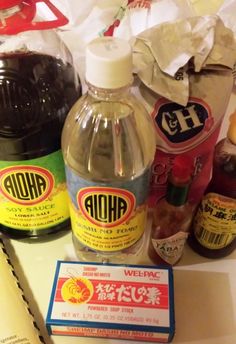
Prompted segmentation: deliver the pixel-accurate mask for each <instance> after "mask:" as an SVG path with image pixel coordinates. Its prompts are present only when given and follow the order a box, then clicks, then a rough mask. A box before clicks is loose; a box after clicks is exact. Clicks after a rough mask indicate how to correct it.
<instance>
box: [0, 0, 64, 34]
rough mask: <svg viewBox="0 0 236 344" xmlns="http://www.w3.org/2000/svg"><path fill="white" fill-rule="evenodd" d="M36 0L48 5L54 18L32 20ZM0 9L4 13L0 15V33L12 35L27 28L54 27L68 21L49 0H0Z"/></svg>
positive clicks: (43, 28)
mask: <svg viewBox="0 0 236 344" xmlns="http://www.w3.org/2000/svg"><path fill="white" fill-rule="evenodd" d="M38 2H42V3H44V4H45V5H46V6H47V7H48V9H49V10H50V12H52V13H53V15H54V16H55V19H54V20H50V21H33V19H34V17H35V15H36V3H38ZM17 7H18V8H17ZM1 10H2V11H4V12H5V13H4V12H3V13H2V15H1V16H0V35H14V34H17V33H19V32H22V31H28V30H48V29H54V28H56V27H59V26H63V25H66V24H67V23H68V19H67V18H66V17H65V16H64V15H63V14H62V13H61V12H60V11H59V10H58V9H57V8H56V7H55V6H54V5H53V4H52V3H51V2H50V0H1V2H0V11H1ZM7 10H9V11H7ZM7 12H9V13H7Z"/></svg>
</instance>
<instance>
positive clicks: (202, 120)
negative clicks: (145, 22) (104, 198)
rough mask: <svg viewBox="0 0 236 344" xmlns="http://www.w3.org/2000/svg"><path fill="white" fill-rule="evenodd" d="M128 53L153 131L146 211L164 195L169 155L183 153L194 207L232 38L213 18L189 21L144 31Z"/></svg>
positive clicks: (227, 85) (219, 114)
mask: <svg viewBox="0 0 236 344" xmlns="http://www.w3.org/2000/svg"><path fill="white" fill-rule="evenodd" d="M133 52H134V53H133V61H134V66H135V71H136V73H137V75H138V79H139V82H140V84H139V87H138V88H137V93H138V95H139V97H140V98H141V100H142V101H143V103H144V105H146V108H147V109H148V111H149V113H150V115H151V116H152V117H153V119H154V124H155V127H156V143H157V152H156V158H155V161H154V165H153V176H152V177H153V178H152V184H151V194H152V198H153V199H152V201H151V206H154V205H155V204H156V201H157V200H158V199H159V198H160V197H161V196H163V195H164V194H165V190H166V183H167V178H168V174H169V172H170V170H171V166H172V163H173V158H174V155H176V154H183V153H185V154H190V155H191V156H192V157H193V158H194V161H195V174H194V180H193V183H192V188H191V195H190V201H192V202H193V203H198V202H199V201H200V198H201V197H202V194H203V192H204V189H205V187H206V186H207V183H208V182H209V178H210V173H211V167H212V157H213V151H214V146H215V143H216V141H217V138H218V134H219V130H220V126H221V123H222V120H223V117H224V114H225V111H226V108H227V105H228V102H229V98H230V95H231V91H232V87H233V74H232V70H233V66H234V64H235V61H236V43H235V39H234V35H233V32H232V31H231V30H230V29H228V28H226V27H225V26H224V24H223V22H222V21H221V19H220V18H219V17H217V16H215V15H214V16H205V17H192V18H188V19H187V20H179V21H175V22H172V23H164V24H161V25H158V26H156V27H153V28H151V29H148V30H146V31H145V32H143V33H141V34H140V35H138V36H137V37H136V38H135V40H134V42H133ZM160 173H162V175H160ZM158 174H159V175H158ZM159 177H161V178H159Z"/></svg>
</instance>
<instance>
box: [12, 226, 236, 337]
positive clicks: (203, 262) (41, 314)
mask: <svg viewBox="0 0 236 344" xmlns="http://www.w3.org/2000/svg"><path fill="white" fill-rule="evenodd" d="M5 244H6V248H7V251H8V254H9V255H10V258H11V260H12V262H13V264H14V267H15V270H16V273H17V274H18V276H19V280H20V283H21V285H22V287H23V289H24V291H25V296H26V298H27V299H28V300H29V301H30V307H31V310H32V312H33V313H34V315H35V319H36V321H37V323H38V326H39V327H40V329H41V331H42V334H43V336H44V337H45V340H46V343H47V344H62V343H63V344H70V343H78V342H79V343H80V344H85V343H86V344H94V343H95V342H96V343H98V344H99V343H101V344H102V343H107V344H111V343H115V344H119V343H126V344H127V343H128V341H122V340H112V339H97V338H78V337H77V338H76V337H65V336H62V337H59V336H51V338H50V337H49V336H48V335H47V330H46V327H45V318H46V314H47V309H48V304H49V298H50V293H51V288H52V283H53V278H54V272H55V266H56V261H57V260H59V259H62V260H68V259H71V257H73V256H72V255H73V246H72V242H71V233H70V232H68V233H67V234H65V235H63V236H61V237H59V238H55V237H54V240H51V241H48V242H41V243H40V242H36V241H33V242H32V241H31V242H30V243H25V242H22V241H16V240H11V241H5ZM141 263H144V264H148V263H149V261H148V259H146V260H145V259H144V260H143V261H142V262H141ZM235 271H236V252H234V253H233V254H231V255H230V256H228V257H225V258H223V259H220V260H210V259H206V258H203V257H201V256H199V255H198V254H196V253H195V252H193V251H192V250H191V249H190V248H189V247H188V246H186V248H185V251H184V256H183V258H182V259H181V261H180V263H179V264H178V266H176V267H174V293H175V320H176V334H175V337H174V340H173V343H176V344H234V343H236V292H235V291H236V273H235ZM130 343H131V344H132V343H134V342H133V341H132V342H130Z"/></svg>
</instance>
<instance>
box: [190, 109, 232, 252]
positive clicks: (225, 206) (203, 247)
mask: <svg viewBox="0 0 236 344" xmlns="http://www.w3.org/2000/svg"><path fill="white" fill-rule="evenodd" d="M192 227H193V228H192V235H191V236H190V237H189V244H190V246H191V247H192V248H193V249H194V250H195V251H196V252H198V253H199V254H200V255H202V256H205V257H208V258H221V257H224V256H227V255H229V254H230V253H231V252H232V251H233V250H234V249H235V247H236V239H235V235H236V112H235V113H234V114H233V115H231V117H230V124H229V128H228V132H227V136H226V137H225V138H224V139H222V140H220V141H219V142H218V143H217V145H216V147H215V152H214V158H213V170H212V178H211V181H210V183H209V186H208V187H207V190H206V192H205V195H204V197H203V199H202V201H201V203H200V205H199V208H198V211H197V213H196V216H195V218H194V221H193V226H192Z"/></svg>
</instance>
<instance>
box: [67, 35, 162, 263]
mask: <svg viewBox="0 0 236 344" xmlns="http://www.w3.org/2000/svg"><path fill="white" fill-rule="evenodd" d="M85 76H86V80H87V85H88V91H87V93H86V94H85V95H84V96H83V97H82V98H80V99H79V100H78V102H77V103H76V104H75V105H74V106H73V108H72V110H71V111H70V113H69V115H68V117H67V119H66V122H65V125H64V129H63V133H62V149H63V155H64V161H65V166H66V177H67V186H68V190H69V196H70V214H71V223H72V231H73V242H74V246H75V249H76V252H77V255H78V257H79V259H81V260H90V261H103V262H105V261H106V262H107V261H109V262H119V263H121V262H125V263H128V262H134V261H136V259H138V252H139V251H140V250H141V247H142V246H141V244H142V241H143V240H142V238H143V233H144V230H145V223H146V216H147V202H146V201H147V196H148V191H149V175H150V167H151V164H152V161H153V158H154V153H155V134H154V126H153V123H152V120H151V117H150V116H149V115H148V113H147V112H146V110H145V109H144V107H143V105H141V103H139V101H138V100H137V99H136V98H135V97H134V96H133V95H132V94H131V88H130V86H131V83H132V54H131V47H130V45H129V44H128V42H126V41H124V40H121V39H118V38H112V37H103V38H97V39H95V40H93V41H92V42H91V43H90V44H89V45H88V46H87V49H86V74H85Z"/></svg>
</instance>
